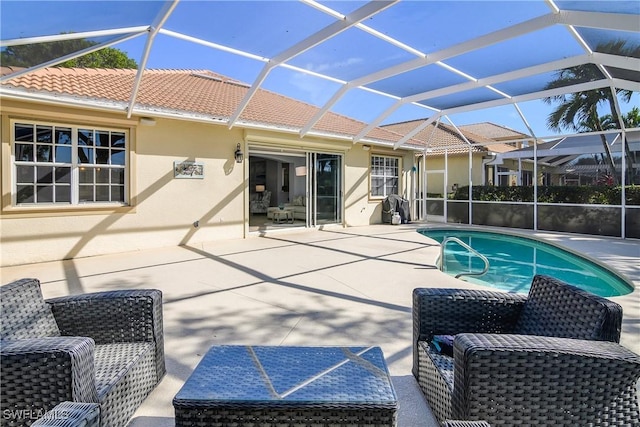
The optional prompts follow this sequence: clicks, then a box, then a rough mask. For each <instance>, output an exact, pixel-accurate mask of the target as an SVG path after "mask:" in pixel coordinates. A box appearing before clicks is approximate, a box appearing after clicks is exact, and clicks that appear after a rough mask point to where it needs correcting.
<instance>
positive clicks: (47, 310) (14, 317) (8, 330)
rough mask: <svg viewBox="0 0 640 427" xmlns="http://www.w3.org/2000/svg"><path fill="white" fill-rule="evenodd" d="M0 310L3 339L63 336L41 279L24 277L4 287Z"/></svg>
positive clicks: (0, 293)
mask: <svg viewBox="0 0 640 427" xmlns="http://www.w3.org/2000/svg"><path fill="white" fill-rule="evenodd" d="M0 313H2V320H1V324H0V325H1V327H0V338H1V339H20V338H40V337H57V336H60V330H59V329H58V324H57V323H56V319H55V318H54V317H53V313H52V312H51V307H50V306H49V304H47V303H46V302H45V301H44V298H43V297H42V290H41V289H40V281H39V280H38V279H21V280H17V281H15V282H12V283H9V284H7V285H4V286H2V287H0Z"/></svg>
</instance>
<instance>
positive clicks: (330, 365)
mask: <svg viewBox="0 0 640 427" xmlns="http://www.w3.org/2000/svg"><path fill="white" fill-rule="evenodd" d="M173 406H174V408H175V413H176V427H184V426H216V427H217V426H220V427H222V426H229V425H234V426H243V425H251V426H257V425H259V426H274V427H275V426H289V425H296V426H318V425H322V426H364V425H366V426H395V424H396V411H397V399H396V394H395V391H394V390H393V386H392V384H391V380H390V378H389V372H388V370H387V366H386V364H385V361H384V356H383V355H382V351H381V350H380V348H379V347H251V346H214V347H212V348H211V349H210V350H209V351H208V352H207V354H206V355H205V356H204V357H203V358H202V360H201V361H200V363H199V364H198V366H197V367H196V369H195V370H194V371H193V373H192V374H191V376H190V377H189V379H187V381H186V382H185V384H184V386H183V387H182V389H181V390H180V391H179V392H178V394H177V395H176V396H175V398H174V399H173Z"/></svg>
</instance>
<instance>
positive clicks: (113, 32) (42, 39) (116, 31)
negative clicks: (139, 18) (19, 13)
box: [0, 25, 149, 47]
mask: <svg viewBox="0 0 640 427" xmlns="http://www.w3.org/2000/svg"><path fill="white" fill-rule="evenodd" d="M148 29H149V27H148V26H144V25H143V26H137V27H125V28H113V29H110V30H99V31H85V32H81V33H64V34H54V35H51V36H38V37H24V38H20V39H11V40H0V47H8V46H22V45H27V44H37V43H50V42H59V41H66V40H76V39H90V38H94V37H105V36H117V35H120V34H131V33H143V32H145V31H147V30H148Z"/></svg>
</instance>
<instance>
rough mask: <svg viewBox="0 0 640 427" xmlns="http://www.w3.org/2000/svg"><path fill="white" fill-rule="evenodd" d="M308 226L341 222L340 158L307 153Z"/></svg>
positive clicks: (332, 155)
mask: <svg viewBox="0 0 640 427" xmlns="http://www.w3.org/2000/svg"><path fill="white" fill-rule="evenodd" d="M307 165H308V170H309V175H308V185H309V195H310V197H309V201H310V208H311V209H309V214H310V215H309V216H310V218H309V220H310V221H309V222H310V225H312V226H314V225H323V224H336V223H341V222H342V156H341V155H339V154H324V153H308V155H307Z"/></svg>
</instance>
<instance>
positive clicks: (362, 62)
mask: <svg viewBox="0 0 640 427" xmlns="http://www.w3.org/2000/svg"><path fill="white" fill-rule="evenodd" d="M105 48H116V49H119V50H121V51H123V52H125V53H126V55H127V56H129V57H130V58H132V59H133V60H135V62H136V63H137V67H138V70H137V71H136V72H133V80H131V78H130V76H129V75H128V74H127V83H126V84H125V83H122V84H120V83H118V87H117V91H116V92H115V93H114V97H116V96H117V101H118V102H119V103H120V104H119V108H120V110H121V111H122V113H123V114H125V115H127V116H128V117H130V116H131V114H133V112H134V111H137V110H140V109H142V108H144V107H145V105H146V104H148V103H149V97H150V96H151V94H150V92H149V87H151V86H153V87H154V88H155V89H154V90H158V91H164V92H165V93H164V94H160V93H156V92H154V93H153V96H154V97H158V98H162V99H163V100H164V101H163V103H166V104H167V105H170V104H171V103H172V102H174V101H172V100H171V98H172V97H173V94H174V93H175V90H176V89H175V88H171V87H166V86H165V87H162V86H161V85H159V84H157V83H156V82H157V81H159V80H161V77H160V75H161V73H159V72H158V71H154V70H204V71H203V72H205V73H212V75H221V76H227V77H225V79H227V80H228V81H238V82H246V87H244V86H238V88H239V89H230V88H228V90H227V92H225V96H228V98H225V100H224V102H222V101H216V100H213V99H207V103H205V105H207V106H210V105H213V104H216V103H224V105H225V107H220V108H226V110H224V111H222V110H217V109H216V110H214V111H215V113H216V114H215V115H214V114H211V118H210V120H213V121H222V122H224V124H225V125H227V126H229V127H233V126H236V125H241V124H242V125H244V124H246V121H247V120H250V119H252V118H259V119H260V120H262V121H264V123H272V124H274V125H276V126H277V125H282V126H284V127H287V128H288V129H289V130H291V131H295V132H298V133H299V134H300V135H301V136H304V135H306V134H314V133H318V132H326V131H328V130H329V129H331V130H332V131H333V132H338V133H339V134H340V135H342V136H343V137H345V138H348V139H350V140H351V141H352V142H354V143H356V142H358V141H365V140H367V139H377V138H380V137H384V138H382V139H385V138H387V137H388V135H386V134H385V133H384V132H383V131H381V129H380V125H383V124H391V123H399V122H406V123H409V122H411V123H413V124H415V127H414V128H413V129H411V130H408V131H407V133H406V134H405V136H404V137H403V138H400V139H398V140H397V141H395V142H394V146H395V147H399V146H401V145H403V144H413V143H414V142H415V141H413V140H412V139H413V138H415V137H416V135H423V133H422V132H421V130H423V129H424V128H426V127H427V126H429V124H430V123H433V122H436V121H439V120H440V119H442V118H446V120H447V121H450V122H451V123H455V124H457V125H464V124H469V123H477V122H493V123H498V124H500V125H504V126H507V127H509V128H511V129H514V130H516V131H517V132H520V133H522V134H533V135H534V136H536V137H540V136H548V135H550V134H551V135H552V136H555V135H556V134H558V132H557V131H556V130H554V129H549V128H548V127H547V120H546V118H547V116H548V115H549V113H550V112H551V111H553V109H554V108H555V107H557V102H556V101H553V100H554V99H556V98H557V97H561V96H563V95H568V94H572V93H576V92H581V91H589V90H595V89H597V90H601V91H611V90H614V91H616V92H617V94H618V103H619V104H620V107H621V109H622V110H623V111H622V113H625V112H626V111H628V110H630V109H631V107H632V106H634V105H637V104H638V102H639V101H638V96H639V95H638V93H639V92H640V3H639V2H638V1H637V0H631V1H625V0H619V1H618V0H616V1H588V0H587V1H581V0H578V1H565V0H528V1H518V0H495V1H452V0H449V1H444V0H424V1H414V0H379V1H371V2H366V1H346V2H342V1H340V2H336V1H317V0H300V1H268V0H267V1H218V0H210V1H188V0H169V1H160V0H145V1H117V0H96V1H89V0H77V1H60V0H55V1H38V0H36V1H19V0H2V14H1V15H0V51H1V53H2V65H3V66H12V67H17V68H20V67H22V68H24V69H23V70H20V71H16V72H14V73H12V74H7V75H4V76H3V77H2V81H3V82H5V83H7V84H5V85H2V87H1V88H0V95H3V94H4V93H5V92H4V91H5V90H6V88H10V87H11V81H12V79H17V78H21V76H23V75H25V74H29V73H35V72H38V70H40V69H44V68H49V69H50V68H51V67H54V66H56V65H59V64H61V63H64V62H66V61H69V60H76V59H80V58H86V57H87V55H89V54H94V53H98V52H100V51H102V49H105ZM17 68H16V69H17ZM585 68H587V69H589V72H588V73H581V70H583V69H585ZM572 73H573V74H572ZM567 75H569V76H571V78H569V79H566V78H565V79H560V77H562V76H564V77H567ZM163 76H164V77H163V78H170V77H169V76H172V74H171V73H166V74H164V75H163ZM83 78H85V79H86V81H87V82H89V81H91V79H94V80H96V79H98V76H93V77H92V78H89V75H88V74H87V76H85V77H83ZM123 78H124V74H122V75H120V77H119V79H123ZM110 79H113V80H114V81H115V80H117V78H116V77H115V74H114V75H113V76H111V77H110ZM146 80H152V82H146ZM187 80H188V81H189V82H190V83H194V84H195V85H196V87H200V86H201V85H202V84H203V83H202V82H201V81H199V80H197V79H196V78H191V79H187ZM111 83H113V84H116V83H114V82H111ZM14 85H15V84H14ZM155 85H158V86H157V87H156V86H155ZM70 90H71V91H72V92H73V90H75V89H70ZM92 90H99V89H92ZM181 90H189V91H193V90H192V89H186V88H183V87H181ZM190 93H192V92H190ZM266 93H270V95H269V96H270V97H274V96H275V94H279V95H281V96H283V97H285V98H287V99H297V100H298V101H300V102H301V103H302V104H304V105H305V106H307V107H305V108H302V109H301V110H300V112H299V114H298V115H297V116H296V117H293V116H292V115H291V114H290V112H288V111H285V112H280V113H278V112H267V111H262V110H263V109H264V108H269V107H265V105H267V106H268V105H269V104H268V103H265V100H264V99H263V97H265V96H267V95H266ZM86 94H87V96H91V95H90V91H89V92H87V93H86ZM33 95H34V96H35V94H33ZM197 95H198V99H200V97H205V98H206V97H211V94H197ZM238 96H240V99H238V98H237V97H238ZM154 99H155V98H154ZM545 99H551V100H552V102H549V103H545V102H543V100H545ZM175 102H178V101H175ZM180 102H183V101H180ZM184 102H187V101H186V100H184ZM604 104H606V102H605V103H603V104H601V105H599V108H600V109H599V113H601V114H607V113H608V111H607V108H608V106H607V105H604ZM523 105H527V108H522V106H523ZM505 106H506V107H512V110H511V111H512V113H509V114H500V115H497V116H496V115H495V113H494V112H495V111H496V110H495V109H497V108H498V109H499V108H502V107H505ZM190 108H191V110H193V111H198V108H199V107H198V106H197V105H195V101H194V102H193V106H192V107H190ZM207 108H208V107H207ZM230 110H232V111H230ZM209 113H210V111H209ZM222 113H224V114H222ZM202 114H207V113H202ZM278 114H281V115H282V116H285V117H287V118H288V119H287V120H288V121H287V122H284V123H276V122H270V121H269V120H275V121H277V120H284V119H282V118H281V117H280V116H279V115H278ZM337 117H342V118H341V119H339V120H338V119H337ZM345 117H350V118H352V119H353V121H352V122H349V121H347V120H346V119H344V118H345ZM336 120H338V121H339V122H340V123H336ZM261 123H262V122H261ZM618 127H623V125H622V124H621V123H620V120H618ZM386 132H389V131H388V130H387V131H386ZM385 140H388V139H385Z"/></svg>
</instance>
